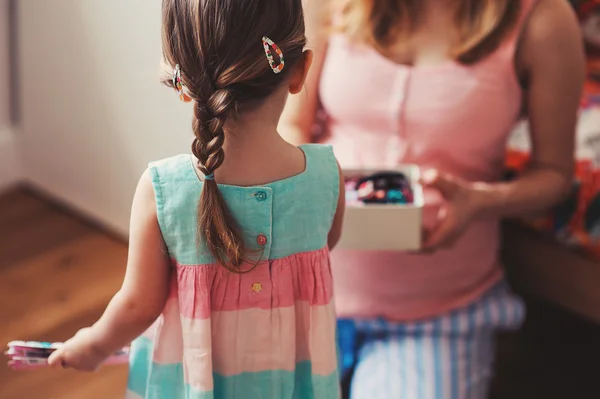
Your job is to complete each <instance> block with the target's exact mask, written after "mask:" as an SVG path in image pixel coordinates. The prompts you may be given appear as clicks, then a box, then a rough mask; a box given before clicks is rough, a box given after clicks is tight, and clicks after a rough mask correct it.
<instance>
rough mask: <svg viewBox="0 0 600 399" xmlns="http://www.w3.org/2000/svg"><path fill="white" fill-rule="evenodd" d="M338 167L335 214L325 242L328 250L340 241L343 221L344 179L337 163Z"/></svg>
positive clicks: (344, 206)
mask: <svg viewBox="0 0 600 399" xmlns="http://www.w3.org/2000/svg"><path fill="white" fill-rule="evenodd" d="M338 169H339V171H340V189H339V197H338V203H337V208H336V211H335V216H334V217H333V223H332V225H331V230H329V235H328V237H327V244H328V245H329V250H330V251H331V250H333V248H335V246H336V245H337V243H338V242H339V241H340V237H341V236H342V227H343V226H342V225H343V222H344V213H345V211H346V184H345V181H344V173H343V172H342V168H341V167H340V165H339V164H338Z"/></svg>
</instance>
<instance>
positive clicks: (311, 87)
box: [279, 0, 330, 145]
mask: <svg viewBox="0 0 600 399" xmlns="http://www.w3.org/2000/svg"><path fill="white" fill-rule="evenodd" d="M329 3H330V1H328V0H303V5H304V14H305V15H304V16H305V24H306V36H307V39H308V47H309V48H311V49H312V50H313V54H314V56H313V63H312V67H311V68H310V71H309V73H308V76H307V78H306V82H305V85H304V91H303V92H302V93H300V94H297V95H293V96H290V97H289V99H288V102H287V104H286V106H285V110H284V111H283V114H282V116H281V121H280V123H279V132H280V133H281V136H282V137H283V138H284V139H285V140H287V141H288V142H290V143H291V144H294V145H300V144H304V143H308V142H310V141H311V128H312V126H313V123H314V121H315V117H316V114H317V109H318V105H319V81H320V77H321V71H322V69H323V64H324V62H325V55H326V53H327V37H328V29H329V25H328V23H327V21H328V18H329Z"/></svg>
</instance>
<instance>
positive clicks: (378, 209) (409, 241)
mask: <svg viewBox="0 0 600 399" xmlns="http://www.w3.org/2000/svg"><path fill="white" fill-rule="evenodd" d="M383 171H392V172H393V171H397V172H402V173H404V174H405V175H406V176H407V177H408V179H409V181H410V183H411V185H412V189H413V194H414V201H413V203H412V204H362V203H361V204H351V203H348V204H347V206H346V215H345V217H344V227H343V230H342V237H341V239H340V242H339V244H338V246H337V248H340V249H356V250H364V251H368V250H371V251H416V250H418V249H420V248H421V236H422V214H423V188H422V187H421V185H420V184H418V181H419V178H420V173H421V172H420V169H419V167H417V166H416V165H401V166H398V167H397V168H395V169H362V170H359V169H351V170H344V175H345V177H346V178H352V177H354V176H366V175H371V174H374V173H378V172H383Z"/></svg>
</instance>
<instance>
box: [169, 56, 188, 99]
mask: <svg viewBox="0 0 600 399" xmlns="http://www.w3.org/2000/svg"><path fill="white" fill-rule="evenodd" d="M173 88H175V91H177V94H179V99H180V100H181V101H183V102H184V103H189V102H190V101H192V99H191V98H190V97H189V96H188V95H187V94H185V92H184V88H185V85H184V84H183V82H182V81H181V68H180V67H179V64H177V65H175V69H173Z"/></svg>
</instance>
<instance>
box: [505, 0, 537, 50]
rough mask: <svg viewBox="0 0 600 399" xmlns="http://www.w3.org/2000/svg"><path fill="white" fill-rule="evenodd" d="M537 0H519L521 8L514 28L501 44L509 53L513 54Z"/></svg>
mask: <svg viewBox="0 0 600 399" xmlns="http://www.w3.org/2000/svg"><path fill="white" fill-rule="evenodd" d="M538 2H539V0H521V2H520V3H521V10H520V11H519V19H518V20H517V23H516V26H515V29H514V30H513V32H512V33H511V34H510V36H509V37H508V39H507V40H505V42H504V44H503V45H502V47H505V48H506V49H507V50H508V52H509V53H510V54H511V55H514V53H515V52H516V50H517V48H518V46H519V42H520V40H521V36H522V34H523V31H524V30H525V27H526V26H527V22H528V21H529V17H530V16H531V13H532V11H533V9H534V8H535V6H536V5H537V3H538Z"/></svg>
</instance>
